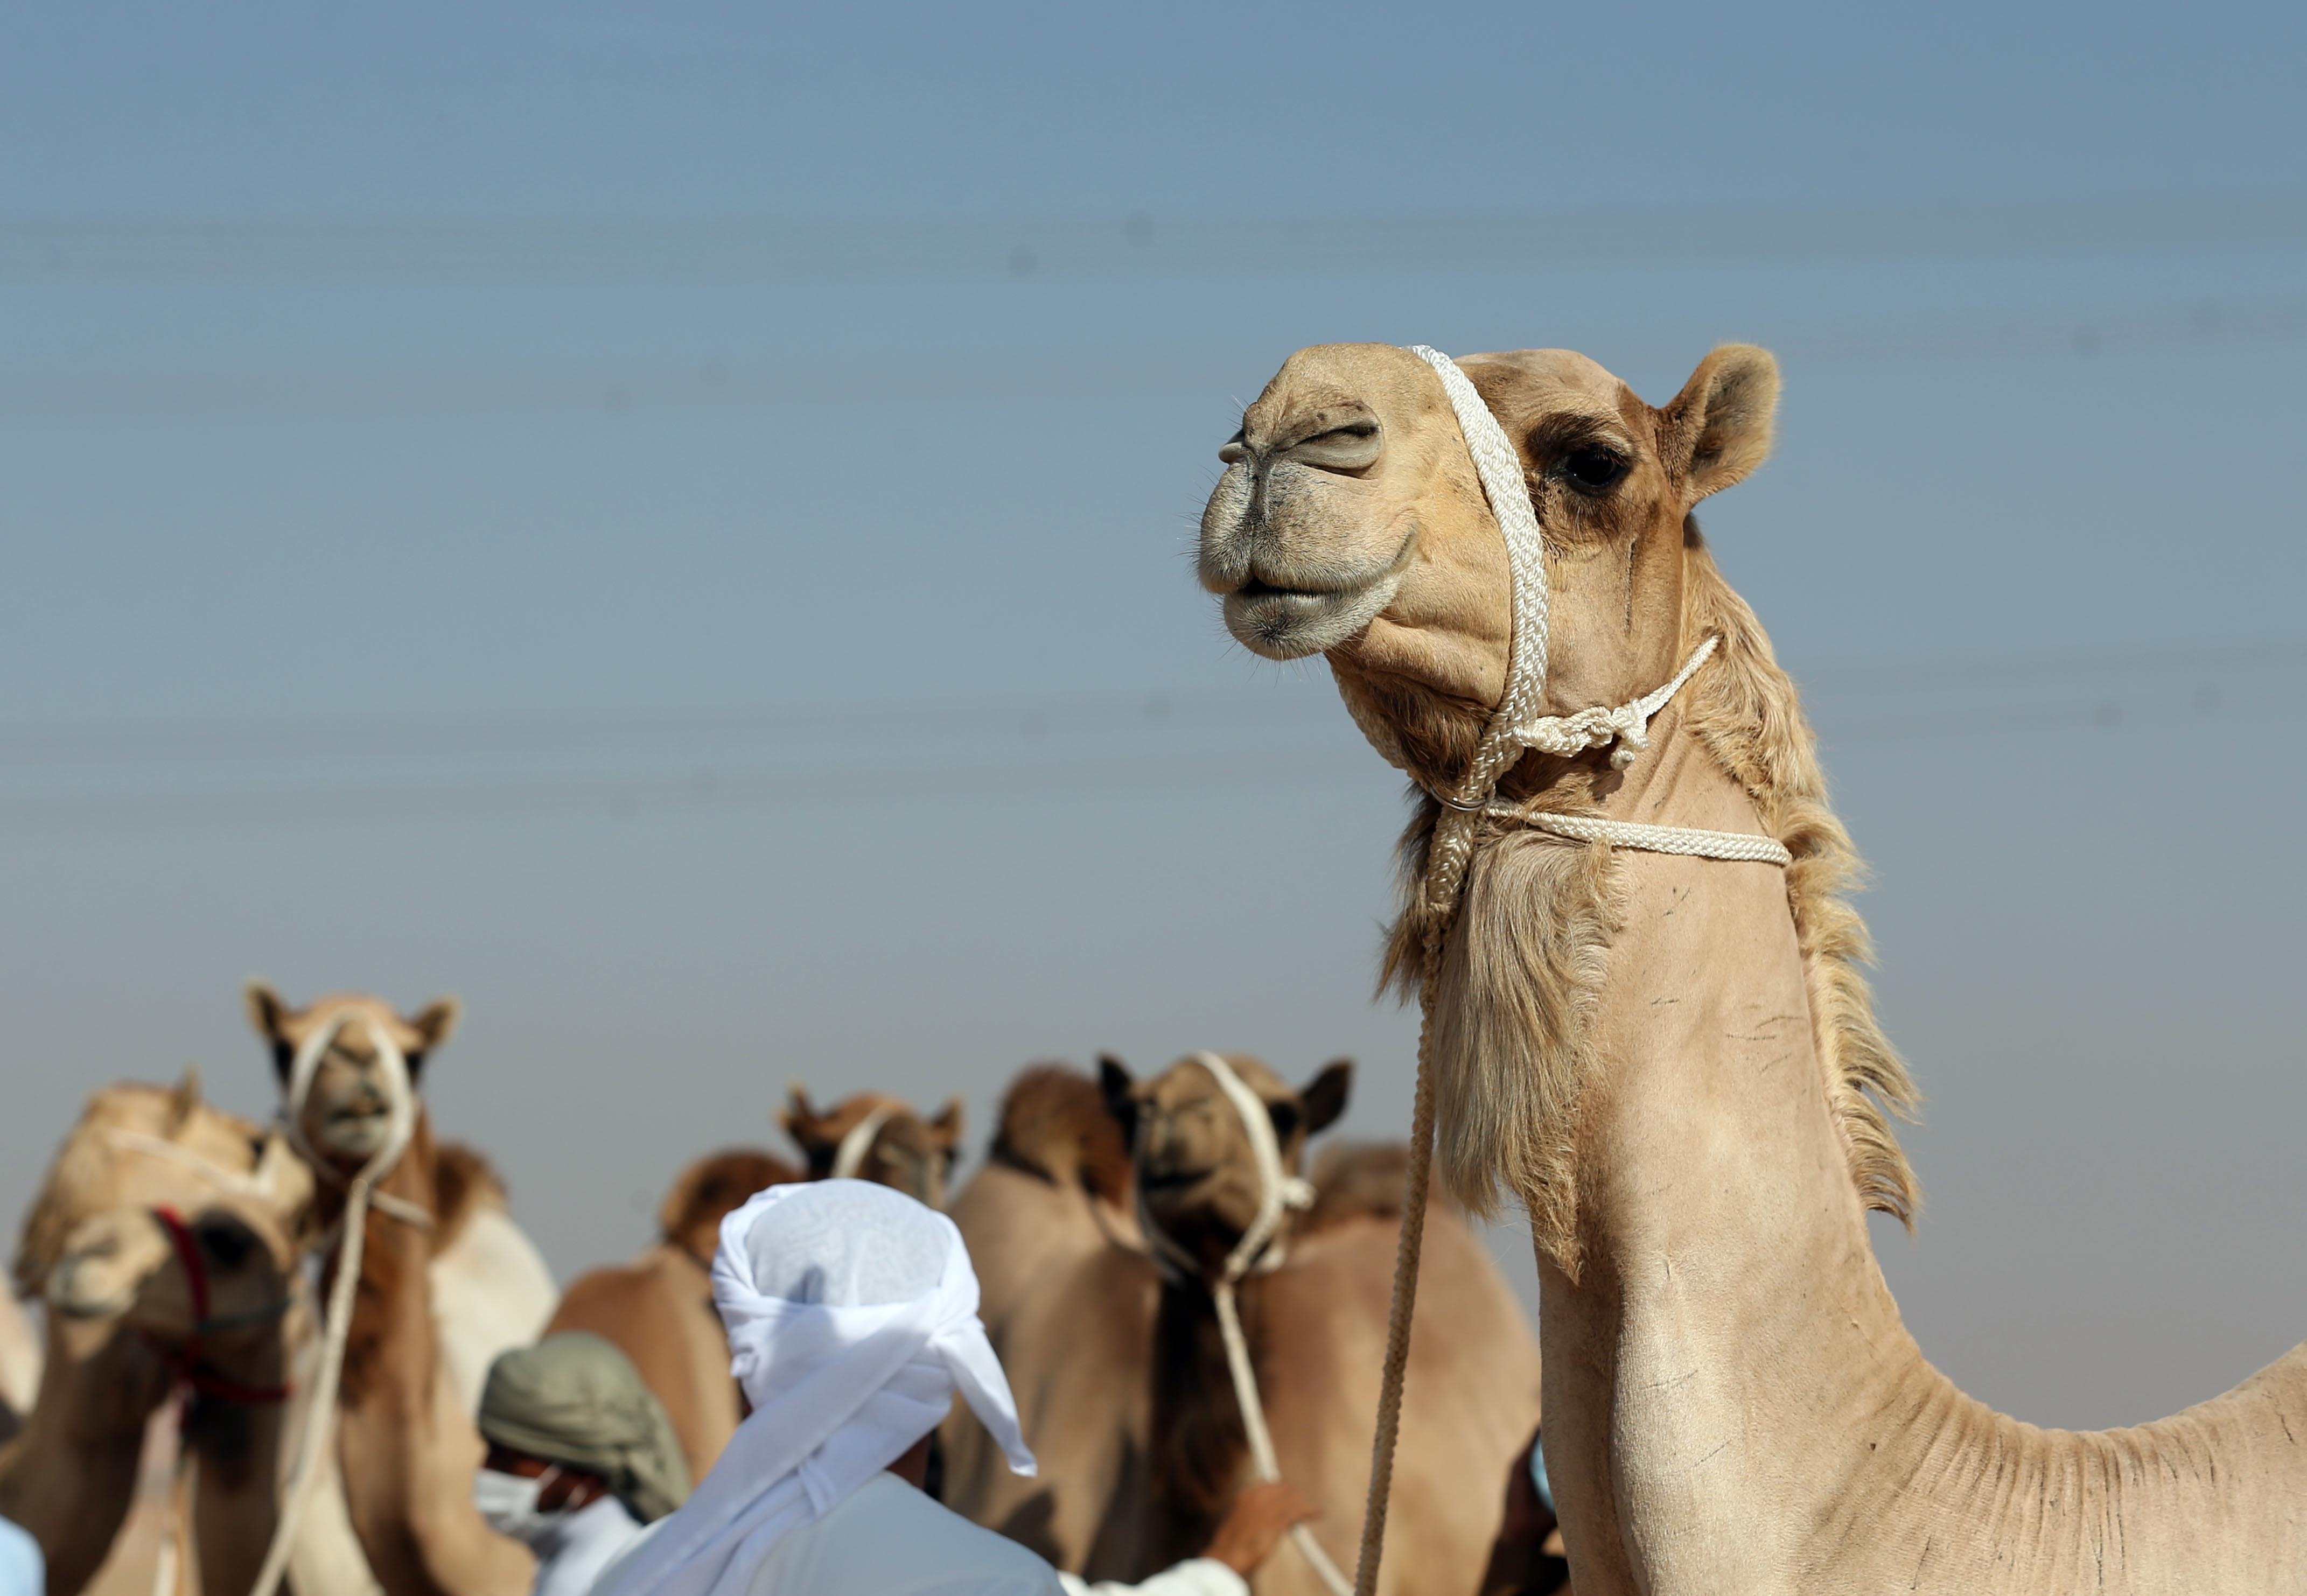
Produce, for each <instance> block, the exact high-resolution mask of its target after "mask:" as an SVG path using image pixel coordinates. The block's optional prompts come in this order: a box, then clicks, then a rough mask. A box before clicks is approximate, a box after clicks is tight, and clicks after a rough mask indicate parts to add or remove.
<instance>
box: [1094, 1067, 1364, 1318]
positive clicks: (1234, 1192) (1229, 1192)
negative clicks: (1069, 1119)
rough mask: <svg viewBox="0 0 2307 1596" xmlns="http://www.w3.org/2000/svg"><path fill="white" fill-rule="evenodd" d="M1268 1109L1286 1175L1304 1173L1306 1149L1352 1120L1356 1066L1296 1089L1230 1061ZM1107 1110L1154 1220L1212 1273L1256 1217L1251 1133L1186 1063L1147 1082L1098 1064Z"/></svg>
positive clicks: (1202, 1074) (1210, 1081)
mask: <svg viewBox="0 0 2307 1596" xmlns="http://www.w3.org/2000/svg"><path fill="white" fill-rule="evenodd" d="M1222 1057H1223V1058H1224V1060H1225V1061H1226V1062H1227V1063H1228V1064H1229V1065H1231V1067H1232V1068H1233V1072H1234V1074H1235V1075H1236V1076H1238V1077H1240V1079H1241V1082H1242V1084H1243V1085H1246V1086H1248V1088H1249V1089H1250V1091H1251V1092H1253V1093H1254V1094H1256V1096H1257V1097H1258V1098H1259V1099H1260V1100H1261V1101H1262V1102H1263V1103H1265V1111H1266V1113H1267V1115H1268V1117H1269V1118H1270V1119H1271V1120H1272V1122H1273V1126H1274V1143H1275V1145H1276V1147H1277V1149H1278V1150H1279V1152H1280V1153H1281V1154H1282V1169H1283V1171H1285V1172H1286V1173H1288V1174H1291V1175H1296V1174H1299V1173H1300V1172H1301V1171H1302V1167H1303V1164H1304V1162H1305V1152H1306V1140H1307V1138H1308V1137H1310V1136H1313V1135H1314V1134H1316V1132H1318V1131H1321V1130H1325V1129H1326V1128H1329V1127H1330V1126H1331V1125H1332V1124H1334V1123H1335V1122H1336V1120H1337V1119H1338V1116H1339V1115H1341V1114H1342V1113H1344V1112H1345V1111H1346V1098H1347V1094H1348V1093H1349V1091H1350V1090H1351V1086H1352V1083H1353V1069H1354V1067H1353V1064H1352V1062H1351V1060H1345V1059H1340V1060H1335V1061H1334V1062H1333V1063H1329V1064H1325V1065H1324V1066H1323V1067H1322V1068H1321V1069H1320V1070H1318V1071H1317V1072H1316V1074H1315V1076H1314V1078H1313V1079H1311V1080H1309V1081H1308V1082H1307V1083H1306V1085H1304V1086H1303V1087H1301V1088H1299V1089H1298V1090H1295V1091H1293V1090H1291V1088H1290V1086H1289V1085H1286V1084H1285V1083H1284V1082H1283V1081H1282V1077H1280V1076H1278V1075H1276V1074H1274V1071H1273V1070H1272V1069H1270V1068H1267V1067H1266V1065H1265V1063H1264V1062H1263V1061H1262V1060H1257V1059H1253V1058H1251V1057H1249V1056H1248V1054H1245V1053H1227V1054H1224V1055H1222ZM1098 1075H1099V1080H1100V1084H1101V1085H1102V1087H1103V1088H1104V1092H1105V1103H1106V1109H1107V1111H1109V1112H1110V1113H1111V1114H1112V1115H1113V1117H1114V1119H1115V1120H1118V1121H1119V1123H1120V1126H1121V1133H1122V1136H1123V1137H1124V1138H1125V1139H1126V1140H1127V1141H1128V1144H1129V1147H1130V1150H1131V1156H1132V1158H1133V1160H1134V1163H1135V1165H1136V1178H1137V1189H1138V1192H1139V1194H1140V1197H1141V1200H1142V1201H1143V1202H1144V1204H1145V1212H1146V1214H1148V1215H1149V1216H1150V1217H1151V1218H1152V1220H1153V1223H1154V1224H1156V1225H1157V1226H1159V1227H1160V1229H1161V1230H1162V1233H1163V1234H1164V1235H1166V1236H1168V1237H1169V1238H1170V1239H1171V1240H1172V1241H1173V1242H1175V1243H1177V1244H1178V1245H1179V1246H1180V1247H1182V1248H1185V1249H1186V1250H1187V1251H1188V1252H1189V1253H1191V1254H1192V1255H1193V1256H1194V1257H1195V1258H1196V1259H1197V1260H1198V1261H1199V1262H1200V1263H1201V1265H1202V1266H1203V1267H1204V1268H1205V1270H1206V1271H1208V1272H1210V1273H1211V1274H1215V1273H1216V1272H1217V1271H1218V1269H1219V1268H1220V1267H1221V1266H1222V1264H1223V1263H1224V1261H1225V1257H1226V1255H1227V1254H1228V1253H1230V1252H1231V1251H1232V1250H1233V1247H1234V1244H1235V1243H1236V1242H1238V1241H1239V1240H1241V1238H1242V1236H1243V1235H1244V1233H1245V1232H1247V1231H1248V1229H1249V1227H1250V1225H1251V1223H1253V1222H1254V1221H1255V1220H1256V1217H1257V1210H1258V1199H1259V1195H1260V1176H1259V1172H1258V1165H1257V1154H1256V1149H1255V1148H1254V1147H1253V1146H1251V1143H1250V1133H1249V1131H1248V1129H1247V1128H1245V1127H1244V1126H1243V1124H1242V1120H1241V1116H1240V1114H1239V1112H1237V1111H1236V1110H1235V1108H1234V1105H1233V1103H1232V1101H1231V1099H1230V1098H1229V1097H1228V1096H1227V1095H1226V1094H1225V1092H1224V1090H1223V1088H1222V1087H1221V1086H1220V1085H1218V1080H1217V1077H1215V1076H1214V1075H1213V1074H1212V1073H1211V1072H1210V1069H1209V1068H1208V1066H1206V1065H1205V1064H1203V1063H1202V1062H1201V1061H1200V1060H1197V1059H1192V1058H1187V1059H1180V1060H1179V1061H1178V1062H1177V1063H1175V1064H1172V1065H1171V1066H1170V1068H1168V1069H1166V1070H1164V1071H1162V1073H1161V1074H1160V1075H1157V1076H1155V1077H1153V1078H1152V1079H1151V1080H1145V1081H1140V1080H1137V1079H1136V1078H1135V1077H1133V1076H1131V1074H1130V1073H1129V1070H1128V1067H1127V1066H1125V1065H1124V1064H1123V1063H1122V1062H1121V1060H1119V1059H1116V1058H1113V1057H1111V1055H1108V1056H1106V1057H1104V1058H1102V1059H1100V1060H1098Z"/></svg>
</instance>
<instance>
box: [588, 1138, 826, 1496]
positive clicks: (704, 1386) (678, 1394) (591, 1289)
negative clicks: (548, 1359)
mask: <svg viewBox="0 0 2307 1596" xmlns="http://www.w3.org/2000/svg"><path fill="white" fill-rule="evenodd" d="M802 1179H803V1177H802V1172H801V1171H799V1170H797V1169H795V1168H793V1165H791V1164H789V1163H785V1160H783V1159H781V1158H778V1157H776V1156H775V1155H773V1154H768V1153H764V1152H760V1151H758V1150H756V1149H753V1148H747V1147H736V1148H731V1149H728V1150H726V1151H725V1152H721V1153H716V1154H713V1155H712V1156H710V1157H708V1158H703V1159H699V1161H698V1162H697V1163H693V1164H691V1165H690V1167H689V1168H688V1169H687V1170H685V1171H682V1176H681V1179H680V1180H676V1181H674V1182H673V1189H672V1191H670V1192H669V1193H667V1194H666V1196H665V1202H664V1204H663V1206H661V1207H660V1208H659V1209H658V1211H657V1224H658V1231H659V1234H658V1239H657V1240H656V1244H655V1245H654V1246H652V1247H650V1248H648V1250H647V1251H646V1252H644V1253H642V1254H641V1255H640V1257H637V1258H635V1259H634V1260H633V1261H632V1262H631V1263H630V1264H618V1265H613V1266H610V1267H607V1268H604V1269H595V1270H593V1271H592V1272H590V1273H589V1274H581V1275H579V1276H578V1277H577V1279H575V1280H574V1281H572V1282H570V1286H569V1290H568V1291H566V1292H565V1293H564V1294H563V1295H562V1299H561V1305H560V1307H558V1308H557V1309H554V1310H553V1322H552V1323H551V1324H550V1325H549V1326H546V1328H545V1334H548V1335H550V1334H557V1333H559V1332H560V1331H562V1330H590V1331H592V1332H593V1333H594V1334H596V1335H604V1336H606V1337H607V1338H608V1339H609V1340H611V1341H613V1342H614V1343H616V1344H617V1345H618V1346H619V1347H621V1348H622V1349H623V1350H624V1352H625V1355H626V1356H627V1357H629V1358H630V1359H631V1360H633V1367H634V1368H635V1369H638V1370H639V1372H640V1377H641V1380H642V1382H643V1383H644V1384H645V1385H647V1386H648V1388H649V1389H650V1390H651V1391H652V1392H654V1393H655V1394H656V1399H657V1401H659V1402H660V1403H664V1404H665V1414H666V1416H667V1417H668V1418H670V1419H671V1420H673V1433H674V1434H675V1435H677V1436H679V1437H681V1450H682V1456H683V1457H685V1458H686V1459H687V1460H688V1463H689V1471H690V1473H689V1477H690V1479H691V1480H702V1479H704V1478H705V1476H706V1474H707V1473H708V1472H709V1471H710V1470H711V1469H712V1467H713V1464H714V1463H715V1462H716V1460H717V1459H718V1458H719V1457H720V1455H721V1449H722V1448H723V1447H724V1446H727V1445H728V1444H729V1437H731V1436H733V1435H734V1434H735V1433H736V1430H737V1426H738V1424H739V1423H740V1422H741V1421H742V1420H743V1418H744V1403H743V1398H742V1396H741V1395H740V1394H739V1393H738V1390H737V1382H736V1380H735V1379H734V1378H733V1377H732V1376H731V1374H730V1372H729V1342H728V1338H727V1336H726V1335H725V1334H723V1332H722V1329H721V1316H720V1314H719V1312H718V1311H717V1310H716V1309H715V1308H714V1306H713V1277H712V1274H711V1268H712V1263H713V1253H714V1250H715V1248H717V1247H718V1246H719V1245H720V1237H721V1221H722V1219H723V1218H724V1217H725V1215H726V1214H729V1213H730V1211H731V1210H733V1209H734V1208H736V1207H737V1206H739V1205H741V1204H742V1203H743V1202H744V1201H745V1199H746V1198H748V1197H751V1196H752V1195H753V1194H754V1193H755V1192H757V1191H761V1190H765V1189H767V1188H769V1187H772V1186H783V1185H785V1184H787V1183H789V1182H791V1181H795V1180H802Z"/></svg>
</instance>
